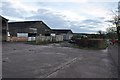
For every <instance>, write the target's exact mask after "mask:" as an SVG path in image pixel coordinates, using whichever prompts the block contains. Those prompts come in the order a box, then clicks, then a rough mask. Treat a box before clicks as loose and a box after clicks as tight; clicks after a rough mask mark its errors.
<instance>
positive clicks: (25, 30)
mask: <svg viewBox="0 0 120 80" xmlns="http://www.w3.org/2000/svg"><path fill="white" fill-rule="evenodd" d="M8 25H9V33H10V40H11V41H34V40H36V37H37V36H39V37H40V36H44V37H45V38H46V37H47V36H50V34H51V29H50V28H49V27H48V26H47V25H46V24H45V23H44V22H43V21H23V22H9V23H8Z"/></svg>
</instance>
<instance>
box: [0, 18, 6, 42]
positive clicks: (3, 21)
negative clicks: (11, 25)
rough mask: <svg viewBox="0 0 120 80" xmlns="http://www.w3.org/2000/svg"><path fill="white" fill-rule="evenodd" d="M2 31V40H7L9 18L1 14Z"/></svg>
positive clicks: (0, 37)
mask: <svg viewBox="0 0 120 80" xmlns="http://www.w3.org/2000/svg"><path fill="white" fill-rule="evenodd" d="M0 28H2V29H0V30H1V31H0V33H2V35H0V40H2V41H7V35H8V19H6V18H4V17H2V16H0Z"/></svg>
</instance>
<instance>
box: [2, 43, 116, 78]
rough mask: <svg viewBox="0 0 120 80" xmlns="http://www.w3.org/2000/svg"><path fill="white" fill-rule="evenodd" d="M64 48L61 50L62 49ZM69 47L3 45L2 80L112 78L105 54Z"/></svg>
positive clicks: (98, 51) (22, 44)
mask: <svg viewBox="0 0 120 80" xmlns="http://www.w3.org/2000/svg"><path fill="white" fill-rule="evenodd" d="M61 44H62V45H63V44H64V45H66V46H67V47H63V46H62V45H61ZM69 45H71V44H69V43H57V44H56V43H54V44H48V45H30V44H24V43H3V48H2V49H3V52H2V53H3V55H2V59H3V67H2V70H3V73H2V76H3V78H116V77H117V73H115V72H117V71H116V67H115V66H114V65H113V62H112V60H110V58H109V57H108V51H107V49H105V50H82V49H77V48H70V47H69Z"/></svg>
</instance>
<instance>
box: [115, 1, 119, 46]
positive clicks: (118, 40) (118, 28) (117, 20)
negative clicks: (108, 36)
mask: <svg viewBox="0 0 120 80" xmlns="http://www.w3.org/2000/svg"><path fill="white" fill-rule="evenodd" d="M116 27H117V34H118V46H120V1H119V2H118V20H117V26H116Z"/></svg>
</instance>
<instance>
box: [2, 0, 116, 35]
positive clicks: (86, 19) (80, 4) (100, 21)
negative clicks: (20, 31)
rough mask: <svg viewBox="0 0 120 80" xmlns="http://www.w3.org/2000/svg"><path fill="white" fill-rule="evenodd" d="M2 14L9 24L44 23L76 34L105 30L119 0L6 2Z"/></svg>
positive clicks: (29, 0) (3, 4)
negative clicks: (10, 22) (37, 21)
mask: <svg viewBox="0 0 120 80" xmlns="http://www.w3.org/2000/svg"><path fill="white" fill-rule="evenodd" d="M0 5H1V6H0V8H2V9H0V15H2V16H4V17H5V18H7V19H9V21H14V22H15V21H28V20H29V21H31V20H40V21H41V20H42V21H44V22H45V23H46V24H47V25H48V26H49V27H50V28H57V29H71V30H72V31H73V32H79V33H94V32H97V31H98V30H102V31H105V30H106V28H107V27H109V26H108V24H109V23H107V22H105V21H106V20H110V19H111V18H112V15H114V14H113V13H112V11H115V10H117V7H118V0H104V1H102V0H100V1H98V0H89V1H88V0H2V2H1V3H0Z"/></svg>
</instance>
